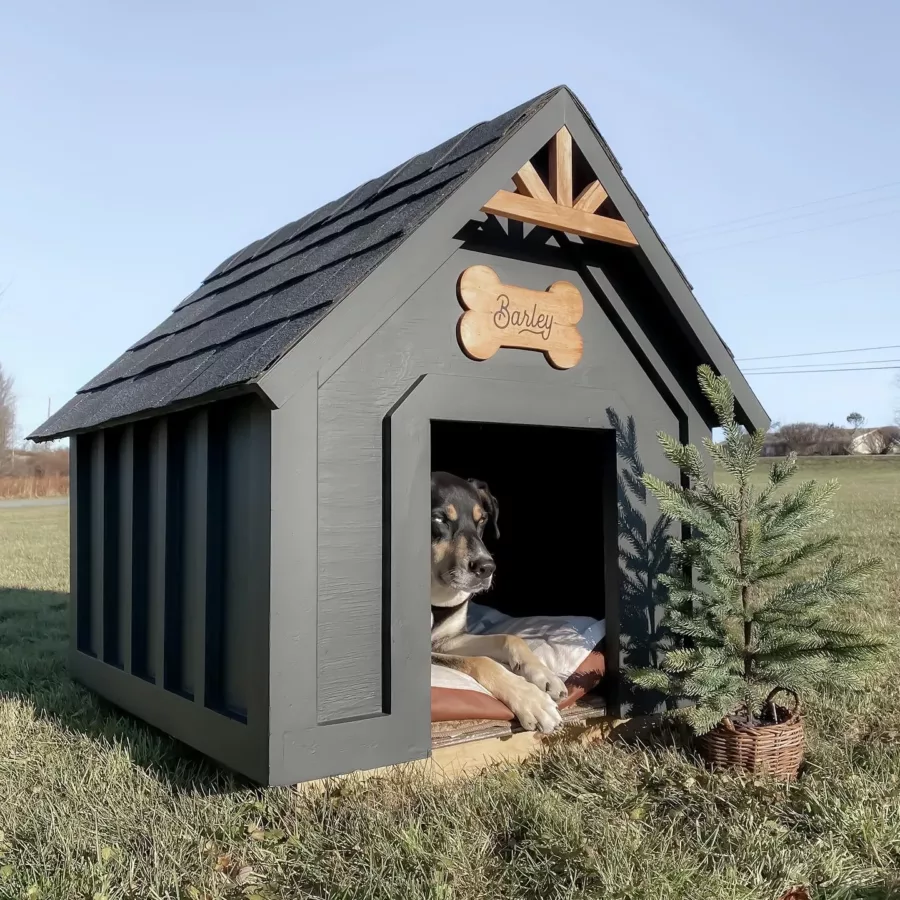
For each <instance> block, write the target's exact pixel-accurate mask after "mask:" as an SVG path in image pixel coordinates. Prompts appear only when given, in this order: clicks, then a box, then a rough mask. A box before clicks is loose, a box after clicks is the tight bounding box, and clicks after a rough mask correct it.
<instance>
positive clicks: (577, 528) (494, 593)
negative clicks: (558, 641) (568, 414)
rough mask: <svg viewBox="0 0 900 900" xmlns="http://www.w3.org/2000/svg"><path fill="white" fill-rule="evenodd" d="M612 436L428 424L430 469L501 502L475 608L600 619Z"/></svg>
mask: <svg viewBox="0 0 900 900" xmlns="http://www.w3.org/2000/svg"><path fill="white" fill-rule="evenodd" d="M612 437H613V435H612V433H611V432H610V431H608V430H605V429H597V428H561V427H547V426H542V425H518V424H506V423H494V422H460V421H447V420H432V422H431V468H432V470H433V471H445V472H451V473H453V474H454V475H459V476H461V477H463V478H477V479H480V480H481V481H485V482H487V484H488V486H489V487H490V489H491V493H492V494H493V495H494V496H495V497H496V498H497V501H498V505H499V513H500V515H499V518H498V524H499V526H500V538H499V540H498V539H495V538H494V535H493V531H492V529H490V528H488V529H487V531H486V534H485V543H486V544H487V546H488V549H489V550H490V552H491V554H492V555H493V557H494V561H495V562H496V564H497V573H496V575H495V577H494V585H493V587H492V588H491V590H490V591H488V592H487V593H485V594H483V595H480V596H479V597H477V598H476V599H477V601H478V602H479V603H484V604H486V605H488V606H491V607H493V608H495V609H497V610H499V611H500V612H503V613H506V614H507V615H509V616H535V615H537V616H545V615H573V616H590V617H592V618H596V619H602V618H604V617H605V610H606V582H605V578H604V567H605V563H606V558H605V552H604V548H605V547H606V545H607V540H606V538H607V537H609V536H608V535H607V534H606V533H605V532H606V531H607V530H608V528H609V523H608V522H606V521H605V519H606V517H605V516H604V508H605V507H606V504H607V503H609V502H610V500H611V502H612V503H613V504H615V497H613V498H609V497H607V496H606V494H607V492H608V491H609V490H610V485H609V477H608V474H609V469H610V467H611V466H614V465H615V456H614V453H615V448H614V447H610V439H611V438H612ZM612 484H613V485H614V484H615V481H614V480H613V482H612Z"/></svg>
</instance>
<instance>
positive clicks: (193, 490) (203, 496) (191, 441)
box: [181, 409, 209, 706]
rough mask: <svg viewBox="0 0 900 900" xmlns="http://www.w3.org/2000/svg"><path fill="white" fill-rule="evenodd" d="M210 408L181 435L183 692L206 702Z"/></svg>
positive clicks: (189, 422)
mask: <svg viewBox="0 0 900 900" xmlns="http://www.w3.org/2000/svg"><path fill="white" fill-rule="evenodd" d="M208 488H209V411H208V410H206V409H201V410H200V411H199V412H197V413H196V414H194V415H193V416H191V418H190V419H189V421H188V424H187V427H186V429H185V435H184V506H183V515H184V533H183V551H182V552H183V556H182V561H183V566H182V573H181V574H182V583H181V589H182V597H183V601H182V615H183V619H182V634H183V639H182V660H181V677H182V687H183V690H184V691H185V693H187V694H189V695H191V696H192V697H193V698H194V701H195V702H196V703H198V704H199V705H201V706H202V705H203V704H204V703H205V686H206V685H205V682H206V597H207V567H208V566H207V546H208V540H207V534H208V530H209V529H208V524H209V523H208V496H209V490H208Z"/></svg>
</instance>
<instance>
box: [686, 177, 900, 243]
mask: <svg viewBox="0 0 900 900" xmlns="http://www.w3.org/2000/svg"><path fill="white" fill-rule="evenodd" d="M897 185H900V181H889V182H888V183H887V184H880V185H877V186H876V187H870V188H863V189H862V190H859V191H850V192H848V193H846V194H833V195H832V196H830V197H823V198H822V199H821V200H809V201H807V202H806V203H797V204H795V205H794V206H781V207H778V208H776V209H772V210H769V211H768V212H762V213H756V215H753V216H743V217H742V218H740V219H729V220H728V221H727V222H718V223H717V224H715V225H704V226H702V227H700V228H689V229H688V230H687V231H682V232H681V234H675V235H672V237H671V238H670V239H671V240H673V241H674V240H679V239H680V238H682V237H685V236H686V235H688V234H697V233H698V232H701V231H711V230H715V229H716V228H724V227H725V226H727V225H736V224H738V223H740V222H749V221H751V220H753V219H763V218H765V217H766V216H773V215H775V214H776V213H783V212H793V211H794V210H795V209H805V208H806V207H808V206H815V205H817V204H820V203H829V202H831V201H832V200H842V199H843V198H845V197H857V196H859V195H860V194H871V193H872V192H873V191H883V190H885V189H886V188H890V187H896V186H897Z"/></svg>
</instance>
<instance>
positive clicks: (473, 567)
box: [469, 558, 497, 578]
mask: <svg viewBox="0 0 900 900" xmlns="http://www.w3.org/2000/svg"><path fill="white" fill-rule="evenodd" d="M496 570H497V564H496V563H495V562H494V561H493V560H492V559H484V558H481V559H472V560H469V571H470V572H471V573H472V574H473V575H475V576H476V577H477V578H490V577H491V575H493V574H494V572H495V571H496Z"/></svg>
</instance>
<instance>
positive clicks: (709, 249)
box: [679, 209, 900, 256]
mask: <svg viewBox="0 0 900 900" xmlns="http://www.w3.org/2000/svg"><path fill="white" fill-rule="evenodd" d="M898 213H900V209H889V210H887V211H885V212H880V213H872V215H870V216H859V217H858V218H856V219H843V220H842V221H839V222H829V223H828V224H826V225H813V226H812V227H811V228H800V229H798V230H797V231H786V232H784V234H770V235H767V236H766V237H760V238H752V239H751V240H749V241H738V242H737V243H736V244H723V245H722V246H719V247H701V248H700V249H699V250H690V249H689V250H686V251H683V252H682V251H679V256H691V255H694V254H697V253H714V252H716V251H718V250H731V249H733V248H734V247H746V246H747V245H748V244H762V243H764V242H765V241H777V240H778V239H779V238H786V237H793V236H794V235H796V234H808V233H809V232H811V231H823V230H824V229H826V228H835V227H837V226H838V225H853V224H855V223H856V222H866V221H868V220H869V219H880V218H883V217H884V216H895V215H897V214H898ZM712 237H715V235H712Z"/></svg>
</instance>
